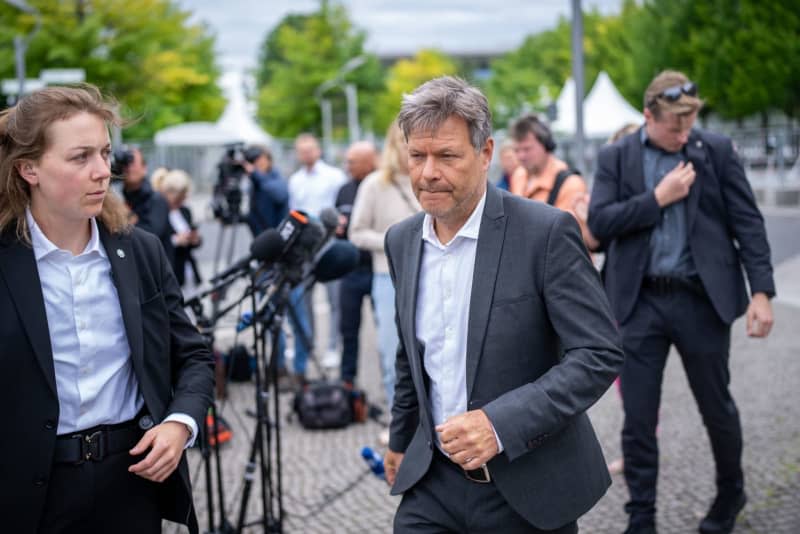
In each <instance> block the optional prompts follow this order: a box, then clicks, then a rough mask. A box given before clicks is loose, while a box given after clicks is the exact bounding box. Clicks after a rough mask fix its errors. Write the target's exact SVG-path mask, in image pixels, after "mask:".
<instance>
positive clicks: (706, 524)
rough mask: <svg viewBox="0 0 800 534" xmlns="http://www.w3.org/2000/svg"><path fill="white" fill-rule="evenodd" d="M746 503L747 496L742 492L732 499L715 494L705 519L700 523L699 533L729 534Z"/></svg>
mask: <svg viewBox="0 0 800 534" xmlns="http://www.w3.org/2000/svg"><path fill="white" fill-rule="evenodd" d="M746 503H747V495H745V494H744V492H743V491H742V492H741V493H739V494H737V495H736V496H735V497H733V498H731V497H728V496H725V495H724V494H717V498H716V499H714V504H712V505H711V509H710V510H709V511H708V514H707V515H706V517H705V519H703V520H702V521H701V522H700V529H699V531H700V532H701V533H702V534H729V533H730V532H731V531H732V530H733V525H734V524H735V523H736V516H737V515H739V512H741V511H742V508H744V505H745V504H746Z"/></svg>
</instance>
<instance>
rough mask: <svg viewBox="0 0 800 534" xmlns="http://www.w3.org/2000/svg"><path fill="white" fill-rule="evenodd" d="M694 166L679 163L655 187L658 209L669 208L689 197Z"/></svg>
mask: <svg viewBox="0 0 800 534" xmlns="http://www.w3.org/2000/svg"><path fill="white" fill-rule="evenodd" d="M694 177H695V172H694V166H693V165H692V162H691V161H690V162H689V163H684V162H682V161H681V162H680V163H678V165H677V166H675V168H674V169H672V170H671V171H669V172H668V173H667V175H666V176H664V178H662V179H661V181H660V182H659V183H658V185H657V186H656V189H655V191H653V192H654V193H655V195H656V202H658V205H659V207H662V208H663V207H664V206H669V205H670V204H672V203H674V202H678V201H679V200H682V199H684V198H686V197H687V196H688V195H689V190H690V189H691V187H692V184H693V183H694Z"/></svg>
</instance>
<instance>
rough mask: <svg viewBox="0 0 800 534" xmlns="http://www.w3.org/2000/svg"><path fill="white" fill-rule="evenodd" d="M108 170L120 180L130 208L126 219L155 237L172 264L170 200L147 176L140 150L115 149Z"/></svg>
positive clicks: (124, 196)
mask: <svg viewBox="0 0 800 534" xmlns="http://www.w3.org/2000/svg"><path fill="white" fill-rule="evenodd" d="M111 172H112V173H113V174H114V175H115V176H119V177H121V178H122V180H123V190H122V196H123V198H124V199H125V203H126V204H127V205H128V207H129V208H130V210H131V213H130V219H129V222H131V223H133V224H135V225H136V226H137V227H139V228H141V229H142V230H144V231H145V232H150V233H151V234H154V235H155V236H156V237H158V239H159V240H161V244H162V245H163V246H164V251H165V252H166V253H167V258H168V259H169V262H170V265H173V264H174V260H175V249H174V247H173V246H172V226H170V224H169V204H168V203H167V201H166V199H165V198H164V197H163V196H161V194H160V193H157V192H156V191H154V190H153V187H152V186H151V185H150V182H149V181H148V180H147V163H146V162H145V161H144V157H142V153H141V151H140V150H139V149H138V148H136V147H122V148H118V149H117V150H115V151H114V154H113V161H112V164H111Z"/></svg>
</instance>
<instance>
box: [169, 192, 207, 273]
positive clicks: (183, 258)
mask: <svg viewBox="0 0 800 534" xmlns="http://www.w3.org/2000/svg"><path fill="white" fill-rule="evenodd" d="M178 209H179V210H180V211H181V215H183V218H184V219H185V220H186V223H187V224H188V225H189V227H190V228H191V229H192V230H196V229H197V225H196V224H194V222H193V218H192V210H190V209H189V207H188V206H181V207H180V208H178ZM170 230H171V234H170V239H171V236H173V235H175V234H176V233H177V232H176V231H175V229H174V228H172V225H171V224H170ZM199 246H200V245H186V246H176V247H174V248H175V257H174V260H173V261H174V263H173V264H172V271H173V272H174V273H175V278H176V279H177V280H178V285H179V286H181V287H183V285H184V282H185V277H186V274H185V273H186V264H187V263H188V264H190V265H191V266H192V272H193V274H194V276H195V279H196V280H195V282H197V283H199V282H198V280H200V270H199V269H198V267H197V260H195V258H194V255H193V254H192V251H193V250H194V249H196V248H198V247H199Z"/></svg>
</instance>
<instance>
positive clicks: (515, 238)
mask: <svg viewBox="0 0 800 534" xmlns="http://www.w3.org/2000/svg"><path fill="white" fill-rule="evenodd" d="M423 217H424V214H421V213H420V214H417V215H415V216H413V217H411V218H409V219H406V220H404V221H402V222H400V223H398V224H397V225H395V226H393V227H392V228H390V229H389V231H388V233H387V236H386V251H387V256H388V258H389V268H390V274H391V276H392V280H393V281H394V283H395V288H396V311H397V316H396V321H397V328H398V334H399V338H400V343H399V348H398V352H397V364H396V369H397V383H396V389H395V400H394V406H393V408H392V423H391V428H390V444H389V446H390V448H391V449H392V450H394V451H397V452H405V457H404V459H403V462H402V464H401V466H400V469H399V471H398V473H397V478H396V480H395V484H394V486H393V488H392V493H394V494H400V493H403V492H404V491H406V490H408V489H409V488H411V487H413V486H414V484H416V483H417V482H418V481H419V480H420V479H421V478H422V477H423V476H424V474H425V473H426V472H427V470H428V468H429V466H430V462H431V458H432V454H433V447H434V446H435V445H434V443H435V441H434V440H435V432H434V429H433V423H432V420H431V412H430V403H429V399H428V378H427V374H426V372H425V370H424V358H425V350H424V347H422V346H421V345H420V342H419V340H418V339H417V337H416V331H415V319H416V306H417V304H418V303H417V291H418V281H419V269H420V259H421V256H422V247H423V242H422V223H423ZM469 302H470V304H469V319H468V332H467V359H466V365H467V370H466V371H467V372H466V377H467V402H468V410H475V409H479V408H481V409H483V410H484V412H485V413H486V414H487V415H488V417H489V419H490V421H491V422H492V424H493V425H494V428H495V430H496V431H497V434H498V436H499V438H500V440H501V442H502V443H503V446H504V449H505V450H504V452H503V453H501V454H499V455H497V456H495V457H494V458H493V459H492V460H490V461H489V463H488V467H489V470H490V473H491V476H492V478H493V480H494V483H495V484H496V485H497V489H498V490H499V491H500V493H501V494H502V495H503V496H504V497H505V499H506V500H507V501H508V503H509V504H510V505H511V506H512V507H513V508H514V509H515V510H516V511H517V512H518V513H519V514H520V515H522V516H523V517H525V518H526V519H527V520H528V521H529V522H530V523H531V524H533V525H534V526H536V527H537V528H540V529H548V530H549V529H555V528H557V527H560V526H562V525H564V524H566V523H568V522H570V521H573V520H575V519H577V518H578V517H579V516H580V515H582V514H583V513H585V512H586V511H587V510H589V509H590V508H591V507H592V506H593V505H594V504H595V503H596V502H597V500H598V499H600V497H601V496H602V495H603V494H604V493H605V491H606V489H607V488H608V486H609V484H610V482H611V481H610V478H609V475H608V470H607V469H606V463H605V461H604V460H603V454H602V451H601V449H600V445H599V443H598V441H597V438H596V437H595V434H594V430H593V429H592V426H591V424H590V422H589V419H588V417H587V415H586V413H585V411H586V410H587V409H588V408H589V407H590V406H591V405H592V404H593V403H594V402H595V401H597V399H599V398H600V397H601V396H602V394H603V392H605V391H606V389H608V387H609V385H610V384H611V383H612V381H613V380H614V378H615V377H616V375H617V373H618V370H619V367H620V365H621V363H622V358H623V357H622V352H621V349H620V348H619V339H618V333H617V330H616V327H615V326H614V323H613V321H612V317H611V311H610V308H609V305H608V301H607V299H606V296H605V295H604V293H603V289H602V287H601V285H600V279H599V276H598V274H597V272H596V270H595V269H594V267H593V266H592V263H591V261H590V258H589V255H588V252H587V251H586V248H585V246H584V244H583V241H582V239H581V234H580V231H579V228H578V224H577V222H576V220H575V219H574V217H573V216H572V215H570V214H569V213H566V212H563V211H561V210H558V209H555V208H552V207H550V206H547V205H545V204H544V203H541V202H534V201H531V200H527V199H523V198H520V197H515V196H512V195H510V194H508V193H506V192H505V191H500V190H499V189H497V188H496V187H494V186H492V185H489V186H488V189H487V193H486V204H485V208H484V213H483V216H482V218H481V225H480V230H479V234H478V242H477V248H476V254H475V270H474V276H473V283H472V290H471V295H470V301H469ZM419 304H420V305H423V306H424V305H426V304H427V303H419ZM431 305H436V303H431Z"/></svg>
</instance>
